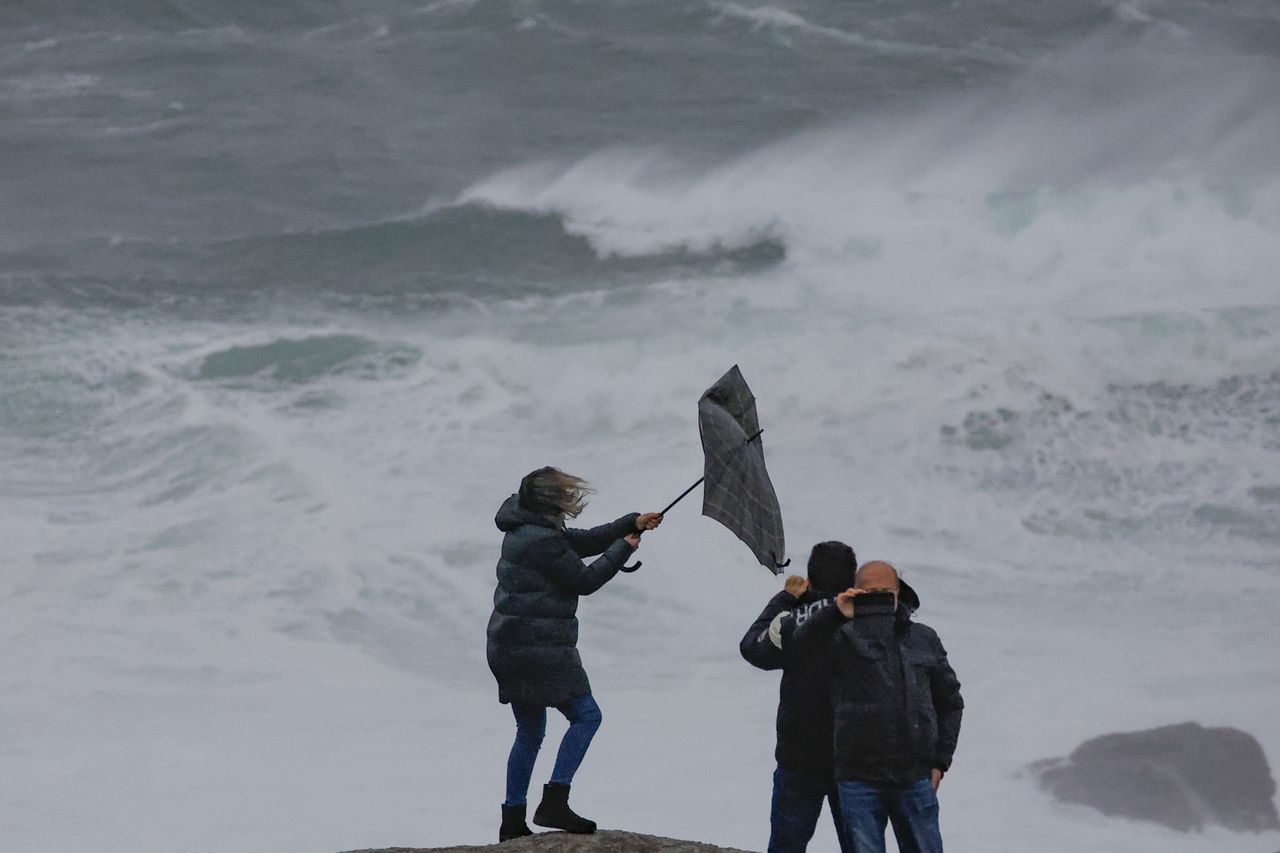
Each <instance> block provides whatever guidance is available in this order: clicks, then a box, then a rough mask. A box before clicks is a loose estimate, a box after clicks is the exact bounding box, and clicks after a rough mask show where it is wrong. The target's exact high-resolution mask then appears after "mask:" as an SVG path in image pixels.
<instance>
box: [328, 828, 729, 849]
mask: <svg viewBox="0 0 1280 853" xmlns="http://www.w3.org/2000/svg"><path fill="white" fill-rule="evenodd" d="M480 851H492V853H747V851H745V850H738V849H736V848H731V847H716V846H715V845H713V844H700V843H698V842H696V841H676V840H675V839H672V838H657V837H655V836H652V835H639V834H637V833H634V832H612V831H610V832H597V833H595V834H594V835H570V834H568V833H565V832H542V833H538V834H536V835H531V836H529V837H528V838H519V839H516V840H515V841H507V842H505V843H503V844H489V845H484V846H479V847H388V848H385V849H381V850H351V851H348V853H480Z"/></svg>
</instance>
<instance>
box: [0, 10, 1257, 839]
mask: <svg viewBox="0 0 1280 853" xmlns="http://www.w3.org/2000/svg"><path fill="white" fill-rule="evenodd" d="M1278 45H1280V13H1278V12H1277V10H1276V8H1275V7H1274V4H1270V3H1264V2H1233V3H1210V2H1145V3H1144V2H1128V3H1125V2H1114V3H1102V2H1070V3H1064V2H1052V3H1050V2H1044V3H1036V2H1032V3H1027V2H1022V3H998V2H985V3H955V4H948V5H945V6H939V5H938V4H931V3H916V2H903V3H893V4H889V3H870V4H869V3H840V2H812V0H808V1H807V2H794V3H792V2H786V3H775V4H769V5H762V4H758V3H755V2H742V3H730V2H677V3H665V2H662V3H660V2H639V0H636V1H635V2H630V1H629V2H621V0H610V2H603V3H592V4H580V3H575V2H555V1H554V0H542V1H541V2H534V1H533V0H518V1H517V0H510V1H509V2H490V0H452V2H450V0H445V2H434V3H424V2H414V3H396V2H379V0H362V2H354V0H353V2H344V3H338V4H333V3H324V4H321V3H311V2H290V3H272V4H266V5H264V4H258V3H239V2H236V3H225V2H221V3H212V2H209V3H205V2H190V0H186V2H178V0H169V2H135V3H54V4H47V3H38V4H37V3H10V4H6V6H5V8H4V9H3V10H0V151H2V152H3V154H4V156H3V157H0V392H2V393H0V459H3V460H4V466H3V469H2V473H0V538H2V539H3V541H4V542H5V543H6V547H5V549H4V552H3V553H4V559H3V560H2V561H0V565H2V568H0V637H2V638H3V642H0V678H3V683H2V684H0V696H3V698H2V699H0V760H2V761H3V763H4V765H5V767H6V768H7V771H6V773H5V774H3V777H2V778H3V781H0V826H3V827H4V830H3V834H4V835H5V836H6V837H7V838H9V839H12V841H11V843H13V844H15V845H18V846H21V847H24V848H32V849H43V850H67V849H73V848H77V849H78V848H81V847H84V846H86V845H88V844H92V846H93V847H94V848H95V849H100V850H103V851H106V853H110V851H117V850H118V851H130V853H137V851H147V850H156V851H163V850H176V849H202V850H204V849H207V850H218V851H221V850H254V849H273V850H277V849H278V850H287V851H294V850H297V851H303V850H307V851H312V850H339V849H347V848H355V847H369V846H376V845H388V844H409V845H436V844H440V845H444V844H457V843H480V842H488V841H491V840H492V838H491V835H492V834H493V824H494V821H495V815H496V813H497V803H498V802H499V800H500V798H501V789H500V788H501V768H502V762H503V761H504V759H505V751H506V749H507V748H508V746H509V743H508V737H509V731H508V730H509V728H510V720H509V714H508V712H507V711H506V709H504V708H501V707H500V706H498V705H497V703H496V702H495V701H494V696H493V685H492V682H491V678H490V676H489V673H488V671H487V669H486V667H485V665H484V655H483V626H484V624H485V621H486V619H487V616H488V610H489V607H490V605H491V595H492V588H493V564H494V562H495V560H496V553H497V545H498V541H499V540H498V535H497V533H496V531H495V530H494V529H493V527H492V521H491V519H492V516H493V513H494V511H495V510H496V509H497V506H498V504H499V503H500V502H501V500H502V499H503V498H504V497H505V496H506V495H507V494H509V493H510V492H511V491H512V490H513V489H514V487H515V484H516V483H517V482H518V477H519V476H520V475H521V474H523V473H524V472H526V471H528V470H530V469H532V468H534V467H537V466H539V465H543V464H557V465H560V466H561V467H564V468H566V469H568V470H572V471H575V472H578V473H581V474H583V475H584V476H587V477H588V478H589V479H591V480H592V481H593V482H594V483H595V485H596V486H597V488H598V492H599V493H598V495H597V497H596V498H595V499H594V502H593V505H592V507H591V508H590V509H589V510H588V514H587V517H586V518H585V519H584V520H585V521H588V522H591V521H598V520H602V519H606V518H611V517H613V516H614V515H616V514H618V513H621V512H623V511H627V510H631V509H650V508H653V507H658V506H661V505H662V504H664V503H666V501H667V500H669V499H670V498H671V497H673V496H674V495H675V494H677V493H678V492H679V491H680V490H681V489H682V488H684V486H685V485H687V483H688V482H691V481H692V480H693V479H694V478H696V476H697V475H698V473H699V471H700V468H701V453H700V448H699V447H698V443H697V433H696V427H695V423H696V416H695V411H696V409H695V403H696V400H697V398H698V395H699V394H700V393H701V391H702V390H703V389H704V388H705V387H706V386H707V385H708V384H710V383H711V382H712V381H714V379H715V378H716V377H718V376H719V375H720V374H721V373H723V371H724V370H725V369H726V368H728V367H729V366H730V365H731V364H734V363H738V364H740V365H741V366H742V368H743V371H744V373H745V374H746V376H747V377H748V379H749V381H750V383H751V385H752V387H753V389H754V390H755V392H756V394H757V396H758V397H759V400H760V408H761V420H762V423H764V424H765V425H766V430H767V432H766V434H765V438H764V440H765V443H766V453H767V456H768V459H769V464H770V470H771V474H772V476H773V480H774V482H775V484H776V486H777V488H778V493H779V497H780V500H781V502H782V507H783V512H784V515H785V517H786V520H787V525H788V531H787V532H788V537H787V538H788V542H790V543H792V548H793V549H794V552H793V553H792V554H791V555H790V556H791V557H792V558H793V559H794V560H795V561H796V564H797V565H800V564H802V563H803V559H804V557H805V556H806V554H807V549H808V547H809V546H810V545H811V544H812V543H813V542H816V541H819V540H823V539H828V538H832V537H841V538H846V539H848V540H849V541H851V542H852V544H853V545H854V546H855V548H856V549H857V551H858V554H859V556H860V557H861V558H863V559H870V558H885V559H889V560H892V561H893V562H895V563H896V564H897V565H899V567H900V568H902V570H903V571H904V574H905V575H906V576H907V577H909V578H910V579H911V581H912V583H913V585H914V586H916V587H917V588H918V589H919V590H920V592H921V595H922V598H923V599H924V605H925V606H924V609H923V610H922V611H921V613H920V618H921V619H922V620H923V621H925V622H926V623H928V624H930V625H932V626H933V627H935V628H936V629H937V630H938V631H939V634H940V635H941V636H942V638H943V640H944V642H945V643H946V644H947V648H948V651H949V652H950V655H951V659H952V662H953V663H954V665H955V666H956V669H957V671H958V672H959V675H960V678H961V680H962V682H963V683H964V686H965V695H966V700H967V703H968V705H969V710H967V712H966V721H965V729H964V731H963V733H962V737H961V744H960V748H959V751H958V753H957V759H956V768H955V772H954V773H953V774H951V775H950V776H949V777H948V780H947V782H946V785H945V786H944V789H943V818H942V820H943V827H944V832H945V834H946V835H947V838H948V843H949V844H953V843H954V845H955V846H956V847H957V849H982V850H1026V849H1037V850H1062V851H1078V850H1086V849H1087V850H1117V851H1119V850H1124V851H1144V850H1150V851H1169V850H1173V851H1178V850H1187V851H1191V850H1204V849H1214V850H1224V851H1227V850H1232V851H1234V850H1241V851H1250V850H1254V851H1267V850H1273V849H1276V848H1277V846H1278V845H1280V838H1276V837H1271V836H1258V835H1236V834H1232V833H1226V832H1220V833H1217V834H1215V832H1213V831H1211V832H1208V833H1206V834H1203V835H1196V836H1182V835H1179V834H1176V833H1173V832H1171V831H1167V830H1162V829H1157V828H1154V827H1147V826H1143V825H1137V824H1130V823H1127V822H1124V821H1114V820H1110V819H1104V818H1102V817H1101V816H1097V815H1093V814H1090V813H1087V812H1085V811H1081V810H1074V809H1068V808H1064V807H1060V806H1055V805H1053V804H1052V803H1050V802H1049V801H1048V800H1047V798H1045V797H1044V796H1043V795H1042V794H1040V793H1039V792H1038V791H1036V790H1035V789H1034V786H1033V785H1032V783H1031V782H1030V781H1029V780H1027V779H1025V778H1021V777H1020V776H1019V775H1018V773H1019V769H1020V768H1021V767H1023V766H1024V765H1025V764H1026V763H1027V762H1029V761H1032V760H1035V759H1038V758H1042V757H1045V756H1051V755H1061V754H1065V753H1066V752H1069V751H1070V750H1071V749H1072V748H1073V747H1074V746H1075V745H1076V744H1077V743H1079V741H1081V740H1083V739H1084V738H1086V737H1090V736H1093V735H1096V734H1101V733H1103V732H1107V731H1113V730H1122V729H1126V728H1138V727H1144V726H1149V725H1159V724H1164V723H1171V722H1178V721H1182V720H1186V719H1194V720H1197V721H1199V722H1202V723H1204V724H1206V725H1234V726H1238V727H1240V728H1244V729H1246V730H1248V731H1250V732H1252V733H1253V734H1254V735H1256V736H1257V737H1258V738H1259V740H1260V741H1261V742H1262V744H1263V747H1264V749H1265V750H1266V751H1267V754H1268V756H1269V757H1270V758H1271V760H1272V761H1273V763H1274V762H1275V761H1277V760H1280V758H1278V757H1280V727H1278V726H1277V724H1276V722H1275V719H1274V711H1273V707H1272V706H1273V705H1274V685H1275V684H1276V683H1277V681H1276V679H1277V677H1280V668H1278V665H1277V663H1276V658H1275V654H1274V651H1275V640H1276V637H1275V624H1276V620H1275V616H1274V605H1275V602H1276V596H1277V592H1280V560H1278V559H1277V553H1278V551H1277V548H1278V547H1280V522H1278V521H1277V518H1280V516H1278V515H1277V508H1278V507H1280V340H1278V338H1277V335H1276V332H1275V330H1276V328H1277V326H1278V325H1280V282H1278V281H1277V273H1276V270H1278V269H1280V155H1277V153H1276V150H1277V149H1276V145H1275V140H1276V139H1278V138H1280V56H1278V55H1277V46H1278ZM641 556H642V558H643V559H644V561H645V568H644V569H643V570H642V571H641V572H640V573H638V574H636V575H634V576H627V577H626V578H625V579H620V580H619V581H617V582H615V583H612V584H610V585H609V586H608V587H606V588H605V589H604V590H603V591H602V592H601V593H600V594H598V595H597V596H594V597H592V598H591V599H589V600H587V601H584V603H583V607H582V612H581V616H582V618H583V643H582V649H583V655H584V659H585V660H586V663H587V668H588V671H589V672H590V673H591V675H592V679H593V684H594V686H595V689H596V693H597V694H598V696H599V698H600V701H601V705H602V707H603V708H604V713H605V717H606V721H605V726H604V728H603V729H602V730H601V734H600V736H599V738H598V740H597V744H596V745H595V746H594V747H593V751H592V754H591V756H590V757H589V759H588V762H587V764H586V765H585V766H584V769H583V774H582V776H581V779H580V783H579V785H578V786H577V789H575V799H577V798H581V802H582V810H583V811H585V812H587V813H588V814H592V815H593V816H596V817H599V818H600V819H601V821H602V824H603V825H606V826H617V827H624V828H629V829H635V830H638V831H646V832H656V833H660V834H668V835H675V836H683V837H692V838H699V839H703V840H708V841H713V842H717V843H721V844H733V845H738V846H743V847H748V848H752V849H759V848H761V847H763V845H764V842H765V838H766V837H767V818H768V784H769V773H770V772H771V769H772V765H771V755H772V713H773V703H774V701H775V697H776V685H775V684H774V680H773V679H772V678H770V677H767V676H764V675H762V674H760V673H758V672H755V671H753V670H751V669H750V668H749V667H747V665H746V664H744V663H743V662H742V661H741V660H740V659H739V658H738V655H737V653H736V651H735V648H734V644H735V643H736V641H737V639H738V637H739V636H740V635H741V632H742V630H744V629H745V627H746V626H747V625H748V624H749V622H750V621H751V619H752V617H753V616H754V615H755V613H756V612H757V611H758V608H759V607H760V606H762V605H763V603H764V602H765V600H767V598H768V597H769V595H770V594H771V593H772V592H773V591H774V590H775V589H776V586H777V582H776V581H775V580H774V579H773V578H771V577H770V576H769V575H768V574H767V573H765V572H763V571H762V570H760V569H759V568H758V567H756V568H753V567H752V566H751V565H750V558H749V555H747V554H746V553H745V550H744V549H742V548H741V546H739V545H738V544H737V543H736V542H735V541H734V540H733V539H732V537H731V536H730V535H729V534H728V533H727V532H725V531H723V530H721V529H720V528H718V527H716V526H715V525H714V524H712V523H710V522H709V521H707V520H705V519H700V518H698V517H697V513H696V508H695V507H693V506H690V507H689V508H688V509H687V511H683V512H682V513H681V514H678V513H675V512H673V513H672V516H671V518H670V519H669V520H668V522H667V524H666V525H664V527H663V528H662V530H661V531H660V533H659V534H656V535H654V536H651V537H646V541H645V544H644V549H643V553H642V554H641ZM555 734H556V732H555V731H553V732H552V735H553V737H554V736H555ZM539 772H541V768H540V769H539ZM694 801H696V802H697V803H698V806H697V807H691V805H690V804H691V802H694ZM709 814H711V815H717V816H718V817H717V819H716V820H714V821H711V822H708V819H707V815H709ZM821 831H822V832H823V833H826V834H825V835H820V836H819V838H818V840H817V841H816V842H815V849H818V848H819V845H826V846H825V847H821V849H828V848H832V847H833V846H834V839H833V837H832V836H831V834H830V832H829V830H828V829H827V828H826V827H823V828H822V830H821ZM953 839H954V841H953Z"/></svg>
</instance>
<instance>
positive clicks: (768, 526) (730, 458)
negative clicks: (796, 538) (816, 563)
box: [663, 364, 791, 574]
mask: <svg viewBox="0 0 1280 853" xmlns="http://www.w3.org/2000/svg"><path fill="white" fill-rule="evenodd" d="M698 431H699V432H700V433H701V434H702V451H703V456H704V463H703V476H702V479H700V480H698V482H697V483H694V484H693V485H692V486H690V487H689V488H687V489H685V490H684V492H683V493H682V494H681V495H680V497H678V498H676V499H675V500H674V501H672V502H671V503H670V504H668V505H667V508H666V509H664V510H663V513H664V514H665V513H666V512H667V510H669V509H671V507H673V506H675V505H676V504H678V503H679V502H680V501H681V500H683V499H684V497H685V495H687V494H689V493H690V492H692V491H693V490H694V489H695V488H697V486H698V484H699V483H702V484H704V487H703V491H702V514H703V515H705V516H707V517H709V518H713V519H715V520H716V521H718V522H720V523H721V524H723V525H724V526H725V527H727V528H729V530H731V531H733V534H734V535H735V536H737V537H738V538H739V539H741V540H742V541H743V542H744V543H745V544H746V546H747V547H748V548H750V549H751V553H753V554H755V556H756V559H757V560H759V561H760V565H762V566H764V567H765V568H766V569H768V570H769V571H771V572H773V573H774V574H780V573H781V571H782V569H784V568H786V566H787V565H788V564H790V562H791V561H790V560H787V561H786V562H782V560H783V558H784V557H785V555H786V543H785V541H784V540H783V536H782V510H781V509H780V508H779V507H778V496H777V494H776V493H775V492H774V491H773V482H772V481H771V480H770V479H769V472H768V471H767V470H766V469H765V466H764V447H763V446H762V444H761V440H760V434H761V433H762V432H764V430H762V429H761V428H760V419H759V417H758V416H757V415H756V398H755V395H754V394H752V393H751V389H750V388H748V387H747V380H746V379H744V378H743V377H742V371H741V370H739V369H738V366H737V365H736V364H735V365H734V366H733V367H732V368H730V370H729V372H728V373H726V374H725V375H724V376H721V377H720V379H719V380H718V381H717V382H716V383H715V384H714V385H712V386H711V387H710V388H708V389H707V390H706V392H705V393H703V395H702V398H701V399H700V400H698Z"/></svg>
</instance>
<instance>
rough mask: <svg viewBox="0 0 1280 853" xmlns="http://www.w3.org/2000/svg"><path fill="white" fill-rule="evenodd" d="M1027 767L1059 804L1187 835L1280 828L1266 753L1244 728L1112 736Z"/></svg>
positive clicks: (1181, 728)
mask: <svg viewBox="0 0 1280 853" xmlns="http://www.w3.org/2000/svg"><path fill="white" fill-rule="evenodd" d="M1029 770H1030V771H1031V772H1032V773H1033V774H1034V775H1035V776H1036V777H1038V779H1039V781H1040V784H1041V785H1042V786H1043V787H1044V788H1045V789H1046V790H1047V791H1048V792H1049V793H1051V794H1053V796H1054V797H1056V798H1057V799H1059V800H1061V801H1062V802H1065V803H1075V804H1079V805H1085V806H1091V807H1093V808H1095V809H1098V810H1099V811H1101V812H1103V813H1104V814H1107V815H1112V816H1115V817H1125V818H1133V819H1136V820H1146V821H1152V822H1154V823H1159V824H1163V825H1164V826H1167V827H1170V828H1172V829H1177V830H1181V831H1183V832H1192V831H1196V830H1200V829H1202V828H1204V827H1205V826H1206V825H1209V824H1216V825H1219V826H1224V827H1226V828H1228V829H1234V830H1241V831H1253V832H1260V831H1263V830H1272V829H1280V816H1277V813H1276V806H1275V799H1274V798H1275V792H1276V783H1275V780H1274V779H1273V778H1272V776H1271V768H1270V767H1269V765H1268V764H1267V758H1266V755H1265V754H1264V753H1263V751H1262V747H1261V745H1260V744H1259V743H1258V741H1257V739H1255V738H1254V737H1253V735H1250V734H1249V733H1247V732H1243V731H1240V730H1239V729H1232V728H1205V727H1204V726H1201V725H1199V724H1197V723H1180V724H1178V725H1173V726H1163V727H1161V728H1157V729H1147V730H1145V731H1137V732H1122V733H1116V734H1108V735H1103V736H1101V737H1096V738H1093V739H1091V740H1087V741H1085V742H1084V743H1083V744H1081V745H1080V746H1079V747H1077V748H1076V750H1075V751H1074V752H1072V753H1071V755H1070V756H1068V757H1066V758H1056V759H1048V760H1045V761H1038V762H1036V763H1034V764H1032V765H1031V766H1030V768H1029Z"/></svg>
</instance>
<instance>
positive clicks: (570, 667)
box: [488, 495, 637, 708]
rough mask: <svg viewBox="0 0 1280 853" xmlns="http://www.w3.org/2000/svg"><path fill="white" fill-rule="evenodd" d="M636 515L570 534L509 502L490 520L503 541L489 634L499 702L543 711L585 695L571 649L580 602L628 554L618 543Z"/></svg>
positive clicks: (630, 529) (514, 499)
mask: <svg viewBox="0 0 1280 853" xmlns="http://www.w3.org/2000/svg"><path fill="white" fill-rule="evenodd" d="M636 516H637V513H631V514H630V515H624V516H622V518H619V519H618V520H617V521H614V522H611V523H609V524H603V525H601V526H599V527H593V528H591V529H590V530H574V529H571V528H564V527H561V526H559V525H558V524H556V522H554V521H552V520H551V519H549V518H547V517H545V516H542V515H539V514H537V513H535V512H530V511H529V510H526V509H524V508H523V507H521V506H520V502H519V499H518V498H517V496H515V495H512V496H511V497H510V498H508V499H507V500H506V502H505V503H503V505H502V508H501V509H499V510H498V514H497V516H496V517H495V518H494V523H495V524H497V525H498V529H499V530H501V531H502V532H503V533H505V534H506V536H504V537H503V539H502V557H501V558H500V559H499V560H498V588H497V590H496V591H495V592H494V594H493V615H492V616H491V617H489V630H488V635H489V642H488V658H489V669H491V670H493V675H494V677H495V678H496V679H497V680H498V701H500V702H503V703H507V702H514V703H516V704H518V705H536V706H540V707H544V708H548V707H555V706H557V705H563V704H564V703H566V702H569V701H570V700H572V699H576V698H578V697H579V696H585V695H587V694H588V693H590V692H591V683H590V682H589V681H588V680H587V673H586V670H584V669H583V668H582V658H581V657H579V655H578V648H577V646H578V617H577V612H578V596H580V595H590V594H591V593H593V592H595V591H596V590H598V589H599V588H600V587H602V586H604V585H605V584H606V583H607V582H608V581H609V579H610V578H612V577H613V576H614V575H616V574H617V573H618V570H619V569H621V568H622V566H623V564H624V563H626V561H627V558H628V557H630V556H631V552H632V550H633V549H632V547H631V545H630V543H628V542H627V541H626V540H625V539H623V538H622V537H623V536H626V535H627V534H628V533H634V532H635V530H636ZM596 554H601V555H602V556H600V558H599V559H597V560H595V561H594V562H592V563H591V564H590V565H583V563H582V558H583V557H593V556H595V555H596Z"/></svg>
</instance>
